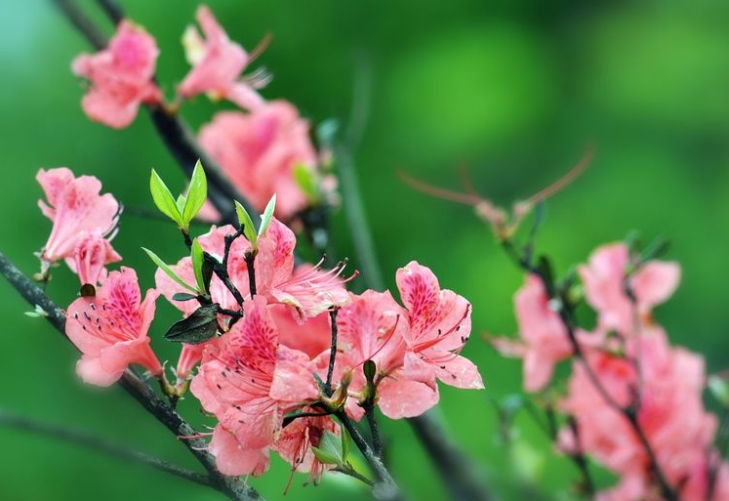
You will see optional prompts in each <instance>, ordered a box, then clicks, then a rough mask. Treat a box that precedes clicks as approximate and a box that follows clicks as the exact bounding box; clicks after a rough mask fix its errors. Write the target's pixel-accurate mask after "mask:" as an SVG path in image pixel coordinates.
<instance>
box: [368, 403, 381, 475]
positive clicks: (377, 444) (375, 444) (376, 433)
mask: <svg viewBox="0 0 729 501" xmlns="http://www.w3.org/2000/svg"><path fill="white" fill-rule="evenodd" d="M363 408H364V411H365V416H366V417H367V423H368V424H369V427H370V433H371V434H372V449H373V451H374V453H375V456H377V457H378V458H380V460H381V461H382V460H384V459H383V457H382V438H381V437H380V428H379V426H378V425H377V416H375V406H374V405H373V404H372V403H367V404H365V405H364V406H363Z"/></svg>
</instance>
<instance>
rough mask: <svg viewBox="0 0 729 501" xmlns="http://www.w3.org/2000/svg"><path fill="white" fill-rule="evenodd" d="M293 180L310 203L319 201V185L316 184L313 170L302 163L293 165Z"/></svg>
mask: <svg viewBox="0 0 729 501" xmlns="http://www.w3.org/2000/svg"><path fill="white" fill-rule="evenodd" d="M294 181H296V184H297V185H299V188H301V191H302V192H304V195H305V196H306V199H307V201H308V202H309V203H310V204H316V203H317V202H319V198H320V197H319V187H318V186H317V184H316V177H315V172H314V171H313V170H312V169H310V168H309V167H307V166H306V165H303V164H296V165H294Z"/></svg>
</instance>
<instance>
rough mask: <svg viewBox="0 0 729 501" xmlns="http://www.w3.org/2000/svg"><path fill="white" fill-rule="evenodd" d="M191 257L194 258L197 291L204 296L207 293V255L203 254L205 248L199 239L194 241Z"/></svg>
mask: <svg viewBox="0 0 729 501" xmlns="http://www.w3.org/2000/svg"><path fill="white" fill-rule="evenodd" d="M190 257H191V258H192V271H193V273H194V274H195V282H196V283H197V290H199V291H200V292H202V293H203V294H206V293H207V291H208V290H207V288H206V287H205V280H204V279H203V264H205V255H204V254H203V248H202V246H201V245H200V242H198V241H197V238H196V239H195V240H193V241H192V247H191V249H190Z"/></svg>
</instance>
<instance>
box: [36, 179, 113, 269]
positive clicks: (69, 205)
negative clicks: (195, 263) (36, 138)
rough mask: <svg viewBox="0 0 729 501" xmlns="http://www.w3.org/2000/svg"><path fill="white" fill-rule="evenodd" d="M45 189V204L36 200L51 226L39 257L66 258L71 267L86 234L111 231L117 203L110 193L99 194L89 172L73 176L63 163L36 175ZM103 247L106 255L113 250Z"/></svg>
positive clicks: (51, 260) (105, 234)
mask: <svg viewBox="0 0 729 501" xmlns="http://www.w3.org/2000/svg"><path fill="white" fill-rule="evenodd" d="M36 179H37V180H38V183H40V185H41V188H43V191H44V192H45V195H46V199H47V200H48V205H46V203H45V202H43V201H42V200H40V201H39V202H38V205H39V207H40V209H41V211H42V212H43V215H45V216H46V217H47V218H48V219H50V220H51V221H52V222H53V229H52V230H51V234H50V236H49V237H48V241H47V242H46V245H45V246H44V247H43V251H42V252H41V259H43V260H45V261H49V262H56V261H58V260H60V259H66V260H67V262H68V263H69V266H71V268H72V269H75V264H74V260H75V251H76V248H77V246H78V245H79V243H81V242H82V241H83V240H84V239H85V238H86V237H87V236H89V235H101V236H107V235H109V234H110V233H112V232H113V231H114V229H115V228H116V224H117V219H118V215H119V203H118V202H117V201H116V199H115V198H114V196H113V195H111V194H109V193H107V194H105V195H100V194H99V192H100V191H101V183H100V182H99V180H98V179H96V178H95V177H91V176H81V177H78V178H75V177H74V175H73V172H71V171H70V170H69V169H67V168H65V167H59V168H56V169H50V170H48V171H46V170H43V169H41V170H40V171H38V175H37V176H36ZM108 250H109V249H107V256H106V258H107V262H111V261H109V260H108V259H115V257H116V256H117V255H116V253H114V252H113V250H111V253H109V252H108Z"/></svg>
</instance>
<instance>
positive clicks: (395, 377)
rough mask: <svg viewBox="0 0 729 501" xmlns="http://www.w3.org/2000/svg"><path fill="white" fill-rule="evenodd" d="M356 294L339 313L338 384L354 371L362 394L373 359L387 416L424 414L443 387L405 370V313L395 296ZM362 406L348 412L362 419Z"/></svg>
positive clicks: (351, 407) (326, 358)
mask: <svg viewBox="0 0 729 501" xmlns="http://www.w3.org/2000/svg"><path fill="white" fill-rule="evenodd" d="M351 296H352V299H351V301H350V303H349V304H348V305H347V306H345V307H344V308H342V309H341V310H340V311H339V313H338V315H337V327H338V331H339V339H340V342H339V344H338V348H339V350H338V351H339V353H338V354H337V359H336V364H335V366H334V367H335V372H334V380H335V381H339V380H341V379H342V377H343V375H344V373H347V372H349V373H351V375H352V383H351V385H350V391H351V392H354V393H359V392H361V391H362V390H363V388H364V387H365V384H366V380H365V377H364V373H363V365H364V363H365V362H366V361H368V360H372V361H373V362H375V365H376V367H377V374H376V376H375V384H376V386H377V395H378V397H379V398H378V405H379V406H380V409H381V410H382V412H383V413H385V415H387V416H388V417H392V418H400V417H403V416H416V415H419V414H422V413H423V412H425V410H427V409H428V408H430V407H432V406H433V405H435V404H436V403H437V402H438V387H437V386H436V384H435V379H432V380H425V381H420V380H418V378H413V377H412V376H413V374H410V373H409V372H407V371H404V370H403V364H404V358H405V350H406V346H405V342H404V340H403V335H402V331H403V329H405V328H406V325H407V324H406V320H405V311H404V310H403V309H402V307H401V306H400V305H398V304H397V303H396V302H395V300H394V299H393V298H392V296H391V295H390V293H389V292H384V293H382V292H375V291H372V290H368V291H365V292H364V293H363V294H361V295H359V296H355V295H354V294H352V295H351ZM328 361H329V353H326V356H323V357H322V360H321V362H320V365H321V367H322V368H323V369H324V372H326V366H327V363H328ZM356 404H357V402H356V401H352V400H350V401H349V402H347V411H348V413H349V414H350V415H351V416H352V417H353V418H355V419H357V420H359V419H361V417H362V415H363V410H362V409H361V408H359V407H358V406H357V405H356Z"/></svg>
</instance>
